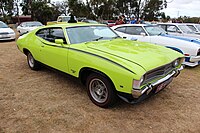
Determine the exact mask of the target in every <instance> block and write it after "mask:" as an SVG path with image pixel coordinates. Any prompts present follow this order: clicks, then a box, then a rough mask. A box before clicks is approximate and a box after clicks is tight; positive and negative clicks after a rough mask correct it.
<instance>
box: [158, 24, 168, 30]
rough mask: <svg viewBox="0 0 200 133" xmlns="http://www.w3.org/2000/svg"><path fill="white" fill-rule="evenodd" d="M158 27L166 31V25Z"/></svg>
mask: <svg viewBox="0 0 200 133" xmlns="http://www.w3.org/2000/svg"><path fill="white" fill-rule="evenodd" d="M159 27H161V28H162V29H164V30H165V31H167V28H166V27H167V26H166V25H159Z"/></svg>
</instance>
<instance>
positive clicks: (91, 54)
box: [40, 40, 135, 74]
mask: <svg viewBox="0 0 200 133" xmlns="http://www.w3.org/2000/svg"><path fill="white" fill-rule="evenodd" d="M40 41H41V40H40ZM41 42H42V41H41ZM42 43H43V44H45V45H48V46H52V47H57V48H65V49H69V50H74V51H78V52H82V53H86V54H90V55H93V56H96V57H99V58H101V59H104V60H107V61H109V62H112V63H113V64H115V65H117V66H119V67H121V68H123V69H126V70H127V71H129V72H131V73H133V74H135V73H134V72H133V71H131V70H130V69H128V68H126V67H124V66H123V65H121V64H119V63H117V62H114V61H112V60H110V59H108V58H105V57H102V56H100V55H97V54H93V53H90V52H86V51H83V50H79V49H75V48H68V47H62V46H56V45H50V44H47V43H44V42H42Z"/></svg>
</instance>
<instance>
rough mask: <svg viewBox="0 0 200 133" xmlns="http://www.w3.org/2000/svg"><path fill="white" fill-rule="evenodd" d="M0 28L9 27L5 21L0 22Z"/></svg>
mask: <svg viewBox="0 0 200 133" xmlns="http://www.w3.org/2000/svg"><path fill="white" fill-rule="evenodd" d="M0 28H8V26H7V25H6V24H5V23H3V22H0Z"/></svg>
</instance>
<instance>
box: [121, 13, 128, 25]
mask: <svg viewBox="0 0 200 133" xmlns="http://www.w3.org/2000/svg"><path fill="white" fill-rule="evenodd" d="M122 21H123V22H124V24H126V23H127V22H126V17H125V15H122Z"/></svg>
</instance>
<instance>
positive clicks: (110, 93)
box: [86, 73, 117, 108]
mask: <svg viewBox="0 0 200 133" xmlns="http://www.w3.org/2000/svg"><path fill="white" fill-rule="evenodd" d="M86 85H87V93H88V96H89V98H90V100H91V101H92V102H93V103H94V104H95V105H97V106H99V107H102V108H108V107H112V106H113V105H114V104H115V103H116V102H117V95H116V90H115V87H114V86H113V84H112V83H111V81H110V80H108V79H107V78H106V77H104V76H102V75H100V74H95V73H93V74H91V75H89V76H88V78H87V81H86Z"/></svg>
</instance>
